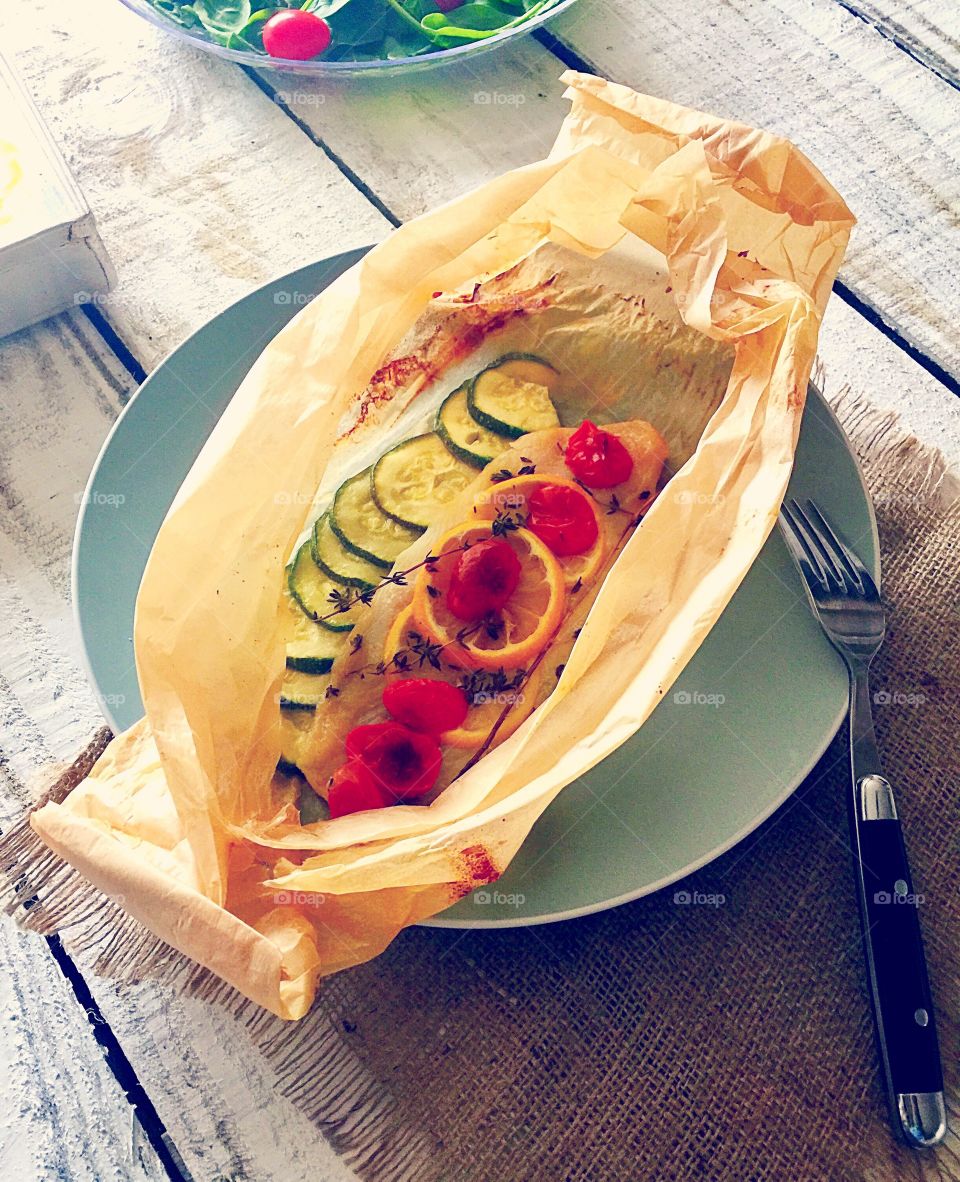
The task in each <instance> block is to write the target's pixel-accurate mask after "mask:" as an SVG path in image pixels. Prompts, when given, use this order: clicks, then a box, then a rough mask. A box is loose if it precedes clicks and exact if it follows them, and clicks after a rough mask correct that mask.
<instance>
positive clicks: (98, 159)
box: [0, 0, 389, 369]
mask: <svg viewBox="0 0 960 1182" xmlns="http://www.w3.org/2000/svg"><path fill="white" fill-rule="evenodd" d="M0 38H2V41H3V46H4V51H5V52H6V53H8V54H13V55H15V62H16V66H17V69H18V70H19V72H20V73H21V75H22V76H23V78H24V80H25V82H26V84H27V87H28V89H29V90H30V91H31V93H32V95H33V97H34V99H35V100H36V102H37V105H38V106H39V107H40V110H41V112H42V114H43V116H44V118H45V119H46V120H47V121H48V123H49V126H50V128H51V130H52V131H53V133H54V135H55V137H56V139H57V141H58V142H59V144H60V146H61V148H62V149H63V152H64V155H65V157H66V159H67V161H68V163H69V164H70V167H71V168H72V169H73V171H74V173H75V175H76V177H77V180H78V181H79V182H80V185H81V187H82V188H83V189H84V192H85V193H86V196H87V199H88V201H89V202H90V205H91V208H92V209H93V212H94V215H95V217H96V219H97V223H98V225H99V227H100V231H101V234H102V237H103V240H104V243H105V245H106V247H107V250H108V251H109V253H110V256H111V258H112V259H113V262H114V265H115V266H116V269H117V274H118V286H117V288H116V291H115V292H114V293H113V294H111V295H110V296H109V297H107V298H106V300H105V301H104V302H103V303H102V304H101V307H102V308H103V311H104V313H105V314H106V315H107V316H108V318H109V319H110V321H111V323H112V324H113V325H114V327H115V328H116V330H117V331H118V332H119V334H120V336H121V337H122V338H123V339H124V341H125V342H126V344H127V345H128V346H129V347H130V348H131V349H132V350H133V352H134V353H135V354H136V356H137V357H138V359H139V360H140V362H141V363H142V364H143V365H144V367H145V368H147V369H150V368H151V367H152V366H153V365H155V364H156V362H157V361H159V360H160V358H161V357H162V356H163V355H164V354H165V353H167V352H168V351H169V350H170V349H171V348H172V347H173V346H174V345H176V344H177V343H179V341H181V340H182V339H183V338H184V337H185V336H186V335H188V334H189V333H190V332H191V331H193V329H195V328H196V327H198V326H199V325H200V324H202V323H203V322H204V321H205V320H207V319H209V317H210V316H211V315H212V314H213V313H214V312H216V311H219V310H220V309H221V308H222V307H224V306H225V305H226V304H228V303H230V302H231V301H233V300H235V299H237V298H239V297H240V296H241V295H244V294H246V293H247V292H248V291H249V290H250V289H251V288H252V287H255V286H257V285H258V284H260V283H263V282H265V281H266V280H267V279H270V278H272V277H273V276H274V275H277V274H278V273H282V272H284V271H288V270H292V269H293V268H294V267H297V266H302V265H303V264H304V263H306V262H310V261H311V260H313V259H315V258H319V257H321V256H324V255H327V254H332V253H334V252H336V251H338V250H346V249H348V248H350V247H352V246H359V245H361V244H363V243H366V242H371V241H374V240H375V239H377V238H378V237H380V236H382V234H383V233H384V232H385V231H386V230H387V229H388V228H389V227H388V225H387V223H385V221H384V219H383V218H382V217H381V216H380V215H379V214H378V213H377V211H376V210H375V209H374V208H373V207H372V206H371V205H370V203H369V202H368V201H366V200H364V199H363V198H362V197H361V196H360V194H359V193H358V192H357V190H356V189H355V188H354V187H353V186H352V185H351V184H350V182H349V181H348V180H346V179H345V178H344V177H343V175H342V174H341V173H340V171H339V170H338V169H337V168H336V166H335V165H334V164H332V163H331V162H330V161H329V160H327V158H326V157H325V156H324V155H323V154H322V153H320V152H318V151H317V150H316V148H315V146H314V145H313V144H312V143H311V142H310V140H309V139H308V138H307V137H306V136H304V135H303V133H302V132H301V131H299V130H298V128H297V127H296V126H295V125H294V124H293V123H292V122H291V120H290V119H289V118H287V117H286V116H285V115H284V114H283V112H282V111H280V110H279V109H278V108H277V106H276V105H275V104H273V103H271V102H270V100H269V99H268V98H267V97H266V95H264V94H262V93H260V92H259V91H258V90H257V88H256V87H255V86H254V84H253V83H252V82H251V81H250V80H249V79H248V78H247V77H246V76H245V75H244V74H243V73H242V72H241V71H239V70H238V69H236V68H235V67H234V66H231V65H230V64H229V63H224V62H220V61H218V60H216V59H214V58H212V57H210V56H209V55H207V54H202V53H199V52H197V51H193V50H190V49H188V48H185V47H183V46H181V45H180V44H179V43H177V42H175V41H173V40H172V39H170V38H169V37H167V36H164V35H163V34H161V33H160V32H159V31H157V30H155V29H154V28H152V26H150V25H148V24H147V23H146V22H145V21H142V20H140V19H139V18H137V17H135V16H134V15H133V14H131V13H130V12H128V11H126V10H125V9H123V8H122V7H121V6H120V5H118V4H117V3H116V2H115V0H87V2H85V3H84V4H83V5H76V4H64V3H60V2H58V0H37V3H35V4H34V5H32V7H31V19H30V20H29V21H24V20H22V19H20V15H19V13H18V12H16V11H15V10H14V9H13V8H11V7H10V6H4V7H2V8H0Z"/></svg>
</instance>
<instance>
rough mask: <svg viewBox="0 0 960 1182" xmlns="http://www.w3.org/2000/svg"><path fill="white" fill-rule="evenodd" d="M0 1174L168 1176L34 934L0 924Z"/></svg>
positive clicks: (89, 1179) (77, 1178)
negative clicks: (28, 937)
mask: <svg viewBox="0 0 960 1182" xmlns="http://www.w3.org/2000/svg"><path fill="white" fill-rule="evenodd" d="M0 1023H2V1026H3V1031H4V1035H3V1038H2V1039H0V1172H2V1174H3V1177H4V1178H7V1179H10V1180H11V1182H13V1180H14V1179H15V1180H16V1182H41V1180H46V1179H51V1178H56V1179H59V1180H61V1182H108V1180H116V1182H134V1180H136V1182H161V1180H162V1179H166V1177H167V1174H166V1172H165V1171H164V1169H163V1166H162V1165H161V1163H160V1162H159V1160H158V1159H157V1156H156V1154H155V1153H154V1151H153V1149H152V1148H151V1147H150V1143H149V1141H147V1139H146V1137H145V1136H144V1134H143V1132H142V1130H140V1129H139V1128H138V1127H137V1125H136V1124H135V1117H134V1113H133V1109H132V1108H131V1107H130V1105H129V1103H128V1102H127V1100H126V1098H125V1096H124V1094H123V1090H122V1089H121V1087H120V1085H119V1084H118V1083H117V1080H116V1079H115V1078H114V1076H113V1075H112V1073H111V1071H110V1069H109V1067H108V1066H107V1064H106V1063H105V1062H104V1059H103V1056H102V1054H101V1053H100V1050H99V1048H98V1047H97V1044H96V1041H95V1039H94V1036H93V1031H92V1029H91V1027H90V1023H89V1021H88V1019H87V1014H86V1013H85V1011H84V1010H82V1009H81V1008H80V1006H78V1005H77V1003H76V999H75V998H74V996H73V994H72V992H71V989H70V985H69V984H68V982H67V981H66V980H65V979H64V978H63V976H62V975H61V973H60V970H59V969H58V968H57V966H56V964H55V963H54V961H53V958H52V957H51V956H50V954H49V952H48V950H47V946H46V944H45V943H44V942H43V941H41V940H39V939H36V938H34V939H31V940H26V939H25V938H24V937H23V936H21V935H20V934H19V933H17V932H16V931H14V930H13V929H12V928H11V927H10V925H9V924H7V923H4V924H2V925H0Z"/></svg>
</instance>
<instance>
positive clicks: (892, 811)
mask: <svg viewBox="0 0 960 1182" xmlns="http://www.w3.org/2000/svg"><path fill="white" fill-rule="evenodd" d="M852 803H853V810H852V812H853V817H852V823H853V831H854V835H855V839H856V840H855V851H854V852H855V860H856V870H857V876H858V880H859V881H858V886H859V892H858V893H859V896H860V913H861V919H862V922H863V942H864V949H865V952H866V959H867V965H868V968H869V974H870V990H871V995H872V1000H873V1010H874V1018H875V1020H876V1026H877V1037H878V1041H879V1044H880V1054H881V1058H882V1060H883V1066H884V1073H885V1076H886V1084H887V1089H888V1092H889V1096H890V1102H891V1105H892V1107H893V1109H894V1112H895V1114H896V1117H897V1118H898V1120H899V1124H900V1126H901V1129H902V1131H903V1135H904V1137H905V1138H906V1139H907V1141H908V1142H910V1143H911V1144H913V1145H924V1146H925V1145H931V1144H935V1143H936V1142H937V1141H939V1140H941V1139H942V1137H943V1133H944V1131H945V1130H944V1128H941V1125H943V1123H944V1118H943V1115H942V1114H943V1097H942V1092H943V1073H942V1069H941V1066H940V1047H939V1044H938V1041H937V1028H936V1022H935V1020H934V1013H933V1002H932V999H931V996H930V982H929V980H928V977H927V967H926V960H925V958H924V954H923V940H922V937H921V934H920V919H919V914H918V910H919V908H920V907H921V906H922V905H923V896H922V895H918V894H917V893H916V892H915V890H914V886H913V879H912V877H911V875H910V866H909V863H908V862H907V851H906V848H905V846H904V842H903V831H902V829H901V826H900V820H899V818H898V817H897V809H896V803H895V801H894V796H893V789H892V788H891V786H890V784H889V782H888V781H887V780H885V779H884V778H883V777H882V776H880V775H867V776H863V777H861V778H860V779H859V780H858V781H856V782H855V784H854V792H853V801H852Z"/></svg>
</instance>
